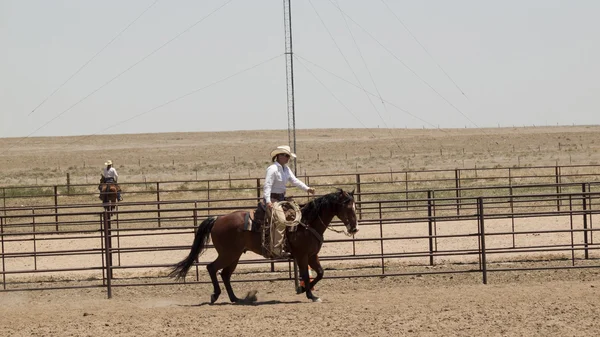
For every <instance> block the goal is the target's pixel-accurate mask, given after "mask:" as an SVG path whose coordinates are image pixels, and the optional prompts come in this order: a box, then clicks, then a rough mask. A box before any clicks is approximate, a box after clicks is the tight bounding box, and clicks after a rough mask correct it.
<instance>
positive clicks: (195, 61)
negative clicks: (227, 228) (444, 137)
mask: <svg viewBox="0 0 600 337" xmlns="http://www.w3.org/2000/svg"><path fill="white" fill-rule="evenodd" d="M598 13H600V1H595V0H588V1H586V0H579V1H567V0H565V1H553V0H523V1H521V0H507V1H481V0H456V1H443V0H438V1H434V0H432V1H400V0H370V1H365V0H293V1H292V23H293V28H292V29H293V48H294V49H293V51H294V80H295V108H296V128H298V129H311V128H423V127H424V128H437V127H441V128H465V127H468V128H475V127H498V126H500V127H503V126H530V125H536V126H539V125H572V124H576V125H586V124H599V123H600V111H599V110H600V95H599V93H600V81H599V80H598V79H599V78H600V65H599V63H598V60H600V43H598V42H599V39H600V38H599V37H600V21H598V19H597V14H598ZM203 18H205V19H204V20H202V19H203ZM132 22H133V23H132ZM115 37H116V38H115ZM284 41H285V38H284V21H283V2H282V1H281V0H252V1H249V0H206V1H195V0H170V1H166V0H162V1H160V0H159V1H156V0H128V1H122V0H104V1H93V0H63V1H58V0H52V1H50V0H37V1H36V0H0V51H1V52H0V137H36V136H71V135H94V134H113V133H149V132H188V131H227V130H254V129H286V128H287V126H288V112H287V103H286V99H287V93H286V71H285V70H286V68H285V66H286V64H285V57H284V48H285V45H284ZM109 42H110V43H109Z"/></svg>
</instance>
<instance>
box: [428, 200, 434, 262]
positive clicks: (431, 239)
mask: <svg viewBox="0 0 600 337" xmlns="http://www.w3.org/2000/svg"><path fill="white" fill-rule="evenodd" d="M431 197H432V193H431V190H429V191H427V221H428V227H429V265H430V266H433V218H432V216H433V203H432V200H431Z"/></svg>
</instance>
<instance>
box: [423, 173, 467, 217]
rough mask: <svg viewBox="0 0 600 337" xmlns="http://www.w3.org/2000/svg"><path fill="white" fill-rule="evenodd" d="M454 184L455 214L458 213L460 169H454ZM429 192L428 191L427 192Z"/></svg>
mask: <svg viewBox="0 0 600 337" xmlns="http://www.w3.org/2000/svg"><path fill="white" fill-rule="evenodd" d="M454 185H455V187H456V215H460V195H461V193H460V170H459V169H455V170H454ZM428 194H429V193H428Z"/></svg>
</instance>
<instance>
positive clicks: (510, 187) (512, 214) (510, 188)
mask: <svg viewBox="0 0 600 337" xmlns="http://www.w3.org/2000/svg"><path fill="white" fill-rule="evenodd" d="M513 193H514V192H513V185H512V171H511V169H510V167H509V168H508V195H510V202H509V203H510V222H511V228H512V247H513V248H516V237H515V202H514V199H513Z"/></svg>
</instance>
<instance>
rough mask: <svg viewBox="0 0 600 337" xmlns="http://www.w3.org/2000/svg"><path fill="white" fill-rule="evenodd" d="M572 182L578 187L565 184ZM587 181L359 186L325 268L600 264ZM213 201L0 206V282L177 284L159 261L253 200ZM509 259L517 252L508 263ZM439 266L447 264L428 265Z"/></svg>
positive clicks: (263, 264) (274, 275) (346, 272)
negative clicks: (204, 225)
mask: <svg viewBox="0 0 600 337" xmlns="http://www.w3.org/2000/svg"><path fill="white" fill-rule="evenodd" d="M573 186H576V189H577V192H569V193H566V192H564V191H565V190H567V189H575V188H574V187H573ZM595 186H596V185H595V182H590V183H577V184H572V183H560V184H548V185H542V184H537V185H536V186H535V190H537V191H552V193H537V194H525V193H515V192H516V191H520V190H519V189H516V190H513V193H509V194H500V193H499V192H498V191H491V192H492V193H488V195H487V196H462V195H461V196H459V197H457V196H456V195H457V193H458V192H457V191H460V193H463V192H464V191H465V190H464V189H463V187H459V188H458V189H457V188H455V189H444V190H443V191H440V190H423V191H410V196H411V198H410V199H404V198H402V199H398V198H397V195H395V194H394V193H393V192H383V193H381V194H376V193H371V192H365V191H364V186H363V188H362V189H361V194H360V196H361V199H362V200H361V201H360V202H358V208H359V209H360V211H361V214H360V215H361V216H360V228H361V230H360V232H359V234H358V235H356V236H355V237H351V238H348V237H344V236H341V235H339V234H337V233H333V232H327V233H326V234H325V239H326V240H325V244H324V246H323V249H322V251H321V254H320V259H321V260H322V261H325V265H326V266H327V264H332V265H334V266H336V267H335V268H333V269H331V270H327V274H326V277H327V278H339V277H370V276H397V275H419V274H436V273H442V274H446V273H458V272H463V273H481V275H482V279H483V282H484V283H486V282H487V280H488V279H487V276H488V273H490V272H495V271H508V270H515V271H517V270H537V269H548V268H596V267H600V264H598V262H597V261H598V258H599V257H600V253H599V252H598V248H599V247H600V246H599V245H598V244H597V243H596V242H595V240H594V233H595V232H596V231H597V229H595V228H594V227H593V224H594V222H593V219H594V215H596V214H598V212H600V209H598V207H597V205H598V202H599V201H600V192H592V191H591V190H592V189H593V187H595ZM513 187H514V186H513ZM495 188H496V189H499V190H506V188H507V186H497V187H495ZM488 189H489V188H488ZM558 190H560V191H561V192H560V193H557V192H556V191H558ZM524 191H529V190H527V189H524ZM442 192H443V193H442ZM236 200H237V199H236ZM210 202H211V203H210V206H209V205H207V204H208V200H207V199H203V200H170V201H164V200H163V201H147V202H131V203H121V204H119V206H118V209H117V210H115V211H112V212H108V211H102V210H100V209H99V207H98V205H97V204H93V205H91V204H76V205H60V206H54V205H42V206H30V207H22V208H21V207H7V208H4V209H3V212H1V214H0V243H1V246H0V249H1V251H0V257H1V260H2V263H1V265H2V270H1V275H2V278H1V281H2V288H1V289H2V291H21V290H35V289H63V288H85V287H102V288H106V289H107V291H108V296H109V297H110V296H112V291H113V288H118V287H126V286H143V285H167V284H174V282H173V281H172V280H170V279H168V278H167V277H166V275H167V271H168V267H169V266H171V265H173V264H174V263H176V262H177V261H179V260H181V259H182V258H183V257H185V256H186V255H187V253H188V250H189V247H190V245H191V243H192V241H193V237H194V232H195V228H196V227H197V225H198V224H199V223H200V222H201V221H202V220H203V219H205V218H206V217H208V216H210V215H220V214H225V213H228V212H230V211H233V210H235V209H252V208H254V205H255V202H256V199H255V198H253V197H252V198H244V199H243V200H242V201H240V202H239V203H238V204H237V205H226V204H228V203H229V204H234V200H233V199H230V200H227V199H212V200H210ZM557 205H560V207H558V206H557ZM159 206H162V207H160V208H159ZM457 210H459V211H457ZM158 211H160V214H159V213H158ZM57 219H58V220H57ZM159 221H160V226H159V225H158V224H159ZM333 226H342V225H341V223H339V222H334V223H333ZM57 228H59V229H60V230H58V231H57ZM215 257H216V255H215V251H214V249H212V246H210V247H209V250H208V251H207V252H206V253H205V255H203V257H202V258H201V260H200V262H199V263H197V264H196V266H195V268H194V270H192V271H191V272H190V274H189V277H188V279H187V280H186V282H187V283H209V282H210V280H209V278H208V274H207V273H206V271H205V270H204V268H203V266H205V265H206V264H207V263H209V262H211V261H212V259H214V258H215ZM507 261H526V263H525V264H524V265H521V264H519V265H518V266H519V267H515V268H508V267H506V265H505V264H504V263H505V262H507ZM548 261H551V262H552V263H551V264H548ZM448 265H453V266H454V267H455V268H453V269H452V270H444V269H443V268H439V269H432V267H436V266H448ZM521 266H523V267H521ZM236 274H237V276H236V277H234V278H235V281H239V282H248V281H262V280H270V281H277V280H290V279H292V278H293V273H292V264H291V262H290V261H287V260H268V259H264V258H262V257H259V256H257V255H254V254H247V255H246V256H244V257H243V258H242V260H241V261H240V266H239V268H238V271H237V272H236Z"/></svg>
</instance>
